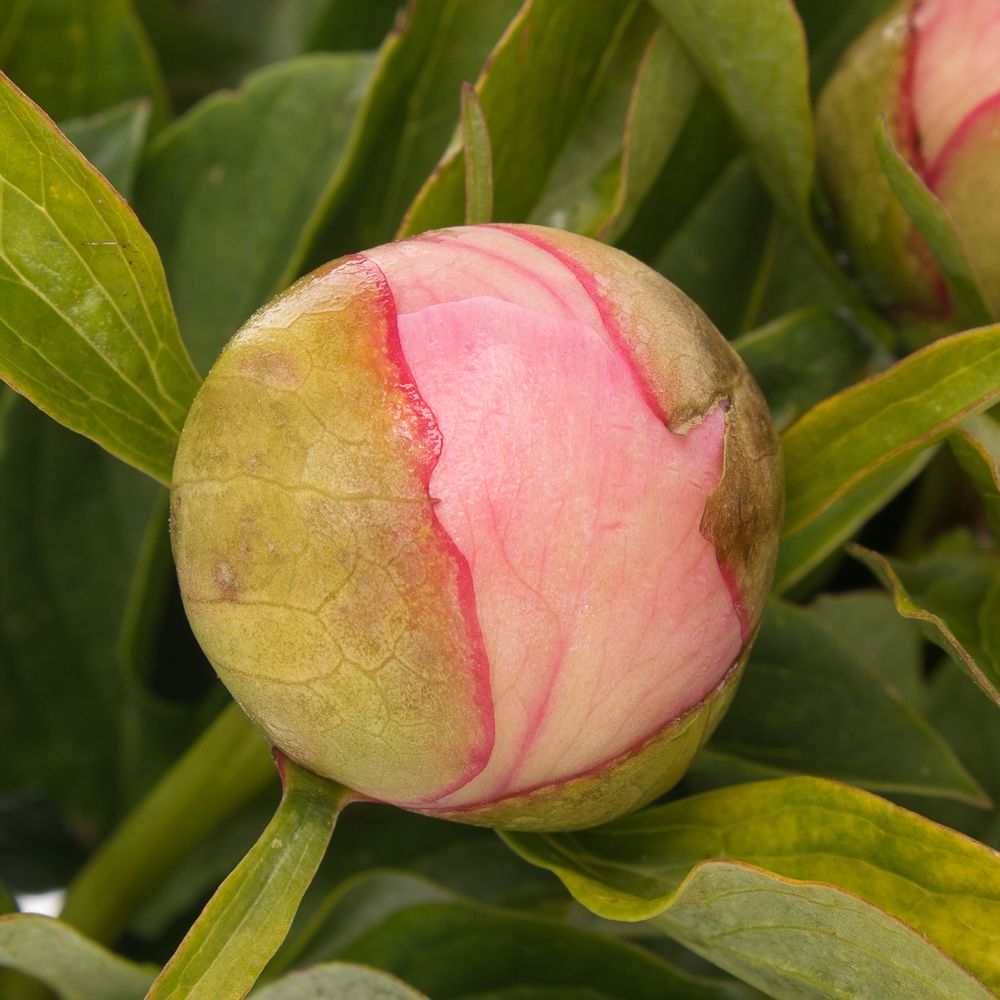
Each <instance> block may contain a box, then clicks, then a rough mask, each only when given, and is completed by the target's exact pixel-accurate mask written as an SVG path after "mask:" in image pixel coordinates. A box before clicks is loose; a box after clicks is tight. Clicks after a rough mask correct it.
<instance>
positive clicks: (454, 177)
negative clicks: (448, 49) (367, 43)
mask: <svg viewBox="0 0 1000 1000" xmlns="http://www.w3.org/2000/svg"><path fill="white" fill-rule="evenodd" d="M636 8H637V4H636V3H635V0H606V2H605V3H601V4H599V5H596V6H594V7H592V8H590V9H588V10H587V11H586V13H585V14H584V12H583V11H581V10H580V8H578V7H575V6H573V5H567V4H565V3H563V2H561V0H533V2H531V3H528V4H525V6H524V7H523V8H522V9H521V11H520V13H519V14H518V16H517V17H516V18H515V20H514V21H513V22H512V23H511V25H510V27H509V29H508V30H507V32H506V33H505V34H504V37H503V40H502V41H501V43H500V44H499V45H498V46H497V48H496V49H495V50H494V52H493V53H492V55H491V57H490V60H489V62H488V64H487V66H486V68H485V69H484V71H483V74H482V76H481V77H480V78H479V81H478V83H477V84H476V91H477V93H478V94H479V101H480V104H481V105H482V109H483V114H484V115H485V117H486V122H487V124H488V126H489V130H490V137H491V139H492V142H493V182H494V217H495V218H496V219H497V220H498V221H502V222H518V221H523V220H525V219H526V218H528V216H529V215H530V214H531V212H532V210H533V208H534V207H535V205H536V204H537V203H538V200H539V198H540V197H541V195H542V192H543V190H544V186H545V182H546V178H547V177H548V175H549V172H550V171H551V170H552V169H553V166H554V164H555V163H556V162H557V160H558V157H559V155H560V153H561V151H562V149H563V146H564V145H565V143H566V142H567V141H568V139H569V137H570V136H571V134H572V130H573V127H574V125H575V123H576V121H577V116H578V115H579V114H580V112H581V109H582V108H583V107H585V106H586V100H587V97H588V93H589V92H590V91H591V90H592V89H596V88H598V87H599V86H600V84H601V81H602V78H603V74H604V73H605V72H606V71H607V65H606V63H607V52H606V49H607V46H608V39H609V38H610V39H616V38H617V37H618V33H619V32H620V31H623V30H625V28H626V27H627V25H628V23H629V21H630V20H631V19H632V18H633V17H634V16H635V12H636ZM612 51H614V49H613V47H612ZM554 79H557V80H558V81H559V86H558V88H553V87H552V85H551V81H552V80H554ZM541 95H545V98H544V99H541ZM463 174H464V167H463V163H462V152H461V149H460V148H456V149H454V150H452V151H450V152H449V153H448V154H446V156H445V158H444V159H443V160H442V161H441V163H440V164H439V165H438V166H437V167H436V168H435V170H434V173H433V174H432V175H431V177H430V178H429V179H428V181H427V183H426V184H425V185H424V187H423V189H422V190H421V191H420V193H419V194H418V195H417V198H416V200H415V201H414V203H413V204H412V205H411V206H410V210H409V212H408V213H407V216H406V218H405V220H404V222H403V227H402V229H401V234H404V235H405V234H413V233H420V232H424V231H425V230H427V229H436V228H439V227H441V226H448V225H455V224H457V223H460V222H461V221H462V218H463V208H464V198H463Z"/></svg>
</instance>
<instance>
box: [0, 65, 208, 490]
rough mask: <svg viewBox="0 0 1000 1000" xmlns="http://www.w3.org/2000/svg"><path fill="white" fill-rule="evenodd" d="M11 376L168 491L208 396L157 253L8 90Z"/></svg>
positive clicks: (1, 329) (5, 235) (2, 306)
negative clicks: (189, 421)
mask: <svg viewBox="0 0 1000 1000" xmlns="http://www.w3.org/2000/svg"><path fill="white" fill-rule="evenodd" d="M0 206H2V212H0V245H2V253H0V286H2V287H3V288H4V293H3V295H2V296H0V376H2V377H3V378H4V379H5V380H6V381H8V382H9V383H10V384H11V385H12V386H13V387H14V388H15V389H17V390H18V391H19V392H22V393H23V394H24V395H26V396H28V397H29V398H30V399H31V400H32V401H33V402H35V403H36V404H37V405H38V406H40V407H41V408H42V409H44V410H46V412H48V413H49V414H50V416H53V417H55V418H56V419H57V420H59V421H60V422H61V423H64V424H66V425H67V426H68V427H70V428H71V429H73V430H76V431H80V432H81V433H83V434H86V435H87V436H88V437H91V438H93V439H94V440H95V441H97V443H98V444H100V445H101V446H102V447H104V448H107V450H108V451H110V452H111V453H112V454H115V455H117V456H118V457H119V458H124V459H125V460H126V461H129V462H131V463H132V464H133V465H136V466H137V467H139V468H140V469H142V470H143V471H145V472H149V473H150V474H151V475H153V476H155V477H157V478H158V479H160V480H162V481H163V482H168V481H169V479H170V469H171V466H172V464H173V454H174V449H175V447H176V443H177V436H178V434H179V432H180V428H181V424H182V423H183V420H184V416H185V414H186V413H187V409H188V406H189V404H190V402H191V399H192V397H193V396H194V393H195V390H196V388H197V385H198V379H197V375H196V374H195V371H194V369H193V367H192V366H191V361H190V359H189V358H188V356H187V352H186V351H185V350H184V345H183V344H182V343H181V341H180V338H179V336H178V334H177V323H176V320H175V318H174V314H173V310H172V308H171V305H170V298H169V295H168V294H167V287H166V281H165V280H164V275H163V269H162V267H161V265H160V259H159V256H158V255H157V252H156V248H155V247H154V246H153V244H152V241H151V240H150V239H149V236H148V235H147V234H146V232H145V231H144V230H143V229H142V227H141V226H140V225H139V224H138V222H137V221H136V219H135V216H134V215H133V214H132V212H131V211H130V210H129V208H128V206H127V205H126V204H125V203H124V202H123V201H122V200H121V198H120V196H119V195H118V194H117V193H116V192H115V191H114V189H113V188H111V187H110V186H109V185H108V184H107V183H106V182H105V181H104V179H103V178H102V177H101V176H100V175H99V174H97V173H96V172H95V171H94V170H93V168H92V167H91V166H90V165H89V164H88V163H87V162H86V161H85V160H84V159H83V158H82V157H81V156H80V155H79V153H78V152H77V151H76V150H75V149H74V148H73V147H72V146H71V145H70V144H69V143H68V142H67V141H66V140H65V138H63V136H62V135H61V134H60V133H59V132H57V131H56V129H55V127H54V126H53V125H52V123H51V122H49V121H48V119H46V118H45V116H44V115H43V114H42V113H41V112H40V111H39V109H38V108H37V107H35V106H34V105H33V104H32V103H31V102H30V101H28V100H27V99H25V97H24V95H23V94H21V93H20V92H19V91H18V90H17V89H16V88H15V87H13V86H11V84H10V82H9V81H7V80H6V79H5V78H0Z"/></svg>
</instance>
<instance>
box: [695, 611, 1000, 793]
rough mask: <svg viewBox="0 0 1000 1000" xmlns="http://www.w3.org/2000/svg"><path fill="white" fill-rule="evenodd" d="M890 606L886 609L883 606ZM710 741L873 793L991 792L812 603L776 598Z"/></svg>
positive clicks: (765, 764)
mask: <svg viewBox="0 0 1000 1000" xmlns="http://www.w3.org/2000/svg"><path fill="white" fill-rule="evenodd" d="M889 612H890V613H892V612H891V608H890V609H889ZM711 749H712V751H714V752H716V753H722V754H725V755H727V756H729V757H735V758H738V759H739V760H740V761H747V762H749V763H752V764H754V765H756V766H757V767H758V768H763V769H764V773H763V774H762V775H761V776H768V775H777V774H782V773H784V774H789V773H792V774H794V773H799V774H815V775H820V776H823V777H828V778H835V779H838V780H841V781H849V782H852V783H853V784H857V785H861V786H862V787H864V788H868V789H871V790H873V791H883V792H908V793H915V794H926V795H939V796H943V797H945V798H953V799H956V800H958V801H964V802H969V803H972V804H974V805H979V806H985V805H988V804H989V797H988V796H987V795H986V793H985V792H984V791H983V789H982V788H981V787H980V786H979V784H978V783H977V782H976V781H975V779H974V778H973V777H972V776H971V775H970V774H969V772H968V771H967V770H966V769H965V768H964V767H963V766H962V764H961V763H960V762H959V760H958V758H957V757H956V756H955V754H954V752H953V751H952V750H951V748H950V747H949V746H948V745H947V744H946V743H945V742H944V740H943V739H941V737H940V736H939V735H938V734H937V733H936V732H934V730H933V729H931V728H930V726H928V724H927V723H926V722H925V721H924V720H923V719H921V718H920V716H919V715H918V714H917V713H916V712H915V711H914V709H913V708H912V707H910V706H909V705H907V704H906V703H904V702H903V701H902V699H901V698H900V697H899V695H898V694H897V693H896V692H895V691H894V690H893V689H892V688H891V687H889V685H887V684H886V682H885V681H884V680H883V679H882V678H881V677H880V676H879V675H878V673H877V672H876V670H875V669H874V668H873V667H871V666H870V665H869V664H868V663H866V662H865V661H864V660H863V659H862V658H861V656H859V655H858V654H857V653H856V652H855V650H854V649H852V648H851V646H850V645H848V643H847V642H845V641H844V640H843V639H842V638H841V637H840V636H839V635H838V633H837V632H836V631H835V630H834V629H833V628H832V627H831V626H829V625H828V624H827V623H826V622H825V621H824V620H823V619H822V618H821V617H820V616H819V615H818V614H816V613H815V612H814V611H810V610H806V609H804V608H796V607H794V606H793V605H790V604H783V603H781V602H779V601H772V602H771V603H770V605H769V606H768V609H767V613H766V614H765V616H764V622H763V625H762V626H761V630H760V633H759V635H758V637H757V640H756V642H755V644H754V647H753V651H752V652H751V654H750V662H749V663H748V664H747V669H746V673H745V674H744V677H743V680H742V681H741V683H740V689H739V692H738V693H737V696H736V698H735V699H734V702H733V705H732V707H731V708H730V710H729V712H728V713H727V714H726V715H725V716H724V717H723V720H722V722H721V723H720V725H719V728H718V730H717V731H716V733H715V735H714V736H713V737H712V742H711Z"/></svg>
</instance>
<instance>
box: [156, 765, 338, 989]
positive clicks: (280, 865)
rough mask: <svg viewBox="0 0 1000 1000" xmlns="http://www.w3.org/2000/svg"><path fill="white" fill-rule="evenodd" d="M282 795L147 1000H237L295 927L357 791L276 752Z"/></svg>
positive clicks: (253, 981) (166, 966)
mask: <svg viewBox="0 0 1000 1000" xmlns="http://www.w3.org/2000/svg"><path fill="white" fill-rule="evenodd" d="M275 759H276V761H277V763H278V769H279V771H280V772H281V777H282V784H283V786H284V794H283V795H282V798H281V803H280V805H279V806H278V810H277V812H276V813H275V814H274V818H273V819H272V820H271V822H270V823H269V824H268V825H267V827H266V828H265V830H264V832H263V833H262V834H261V836H260V839H259V840H258V841H257V843H256V844H254V846H253V847H252V848H251V849H250V851H249V853H248V854H247V856H246V857H245V858H244V859H243V860H242V861H241V862H240V863H239V864H238V865H237V866H236V868H235V869H234V870H233V872H232V874H231V875H230V876H229V877H228V878H227V879H226V880H225V882H223V883H222V885H221V886H219V888H218V890H217V891H216V893H215V895H214V896H213V897H212V898H211V899H210V900H209V901H208V904H207V905H206V906H205V909H204V910H202V912H201V915H200V916H199V917H198V919H197V920H196V921H195V922H194V925H193V926H192V927H191V929H190V930H189V931H188V933H187V935H186V936H185V938H184V940H183V941H182V942H181V944H180V947H179V948H178V949H177V951H176V952H175V953H174V956H173V958H171V959H170V961H169V962H168V963H167V964H166V965H165V966H164V968H163V971H162V972H161V973H160V975H159V976H158V977H157V979H156V981H155V982H154V983H153V985H152V986H151V987H150V990H149V993H148V994H146V1000H181V998H185V1000H240V998H241V997H243V996H245V995H246V993H247V992H248V991H249V990H250V988H251V987H252V986H253V984H254V983H255V982H256V981H257V977H258V976H259V975H260V974H261V972H262V971H263V969H264V966H266V965H267V963H268V962H269V961H270V959H271V957H272V956H273V955H274V953H275V952H276V951H277V950H278V948H279V946H280V945H281V942H282V941H284V939H285V936H286V935H287V934H288V930H289V928H290V927H291V925H292V920H293V919H294V917H295V912H296V910H298V907H299V903H300V902H301V901H302V897H303V895H304V894H305V891H306V889H308V888H309V885H310V883H311V882H312V880H313V876H314V875H315V874H316V869H317V868H318V867H319V863H320V861H322V860H323V855H324V853H325V852H326V848H327V844H328V843H329V842H330V835H331V834H332V833H333V828H334V825H335V824H336V822H337V817H338V816H339V815H340V811H341V809H343V807H344V806H345V805H346V804H347V803H348V802H349V801H351V800H352V798H354V793H353V792H351V791H350V790H349V789H347V788H344V787H343V786H341V785H337V784H335V783H334V782H332V781H327V780H326V779H325V778H320V777H318V776H317V775H315V774H312V773H311V772H310V771H307V770H305V768H302V767H299V766H298V765H297V764H295V763H293V762H292V761H290V760H288V759H287V758H284V757H282V756H281V755H280V753H276V755H275Z"/></svg>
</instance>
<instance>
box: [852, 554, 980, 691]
mask: <svg viewBox="0 0 1000 1000" xmlns="http://www.w3.org/2000/svg"><path fill="white" fill-rule="evenodd" d="M851 554H852V555H854V556H855V557H857V558H858V559H860V560H861V561H862V562H863V563H864V564H865V565H866V566H867V567H868V568H869V569H870V570H871V571H872V573H874V574H875V576H877V577H878V579H879V580H880V581H881V582H882V583H883V584H884V585H885V587H886V588H887V589H888V590H889V591H890V593H891V594H892V598H893V601H894V602H895V604H896V609H897V610H898V611H899V613H900V614H901V615H903V617H905V618H911V619H913V620H914V621H919V622H923V623H925V624H926V625H927V626H928V635H929V637H930V638H931V639H933V640H934V642H936V643H937V644H938V645H939V646H940V647H941V648H942V649H944V651H945V652H946V653H948V654H949V655H950V656H951V658H952V659H953V660H954V661H955V662H956V663H957V664H958V665H959V666H960V667H961V668H962V669H963V670H964V671H965V672H966V673H967V674H968V675H969V676H970V677H971V678H972V679H973V680H974V681H975V682H976V683H977V684H978V685H979V687H980V688H981V689H982V690H983V691H984V692H985V694H986V695H987V696H988V697H990V698H992V699H993V700H994V701H995V702H996V703H997V704H1000V564H998V563H997V560H996V559H995V558H993V557H991V556H989V555H987V554H986V553H982V552H977V551H975V550H966V551H960V552H945V553H939V554H935V555H931V556H928V557H927V558H925V559H921V560H919V561H915V562H908V561H906V560H903V559H890V558H888V557H886V556H883V555H880V554H879V553H878V552H872V551H871V550H870V549H864V548H862V547H861V546H860V545H854V546H852V547H851Z"/></svg>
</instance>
